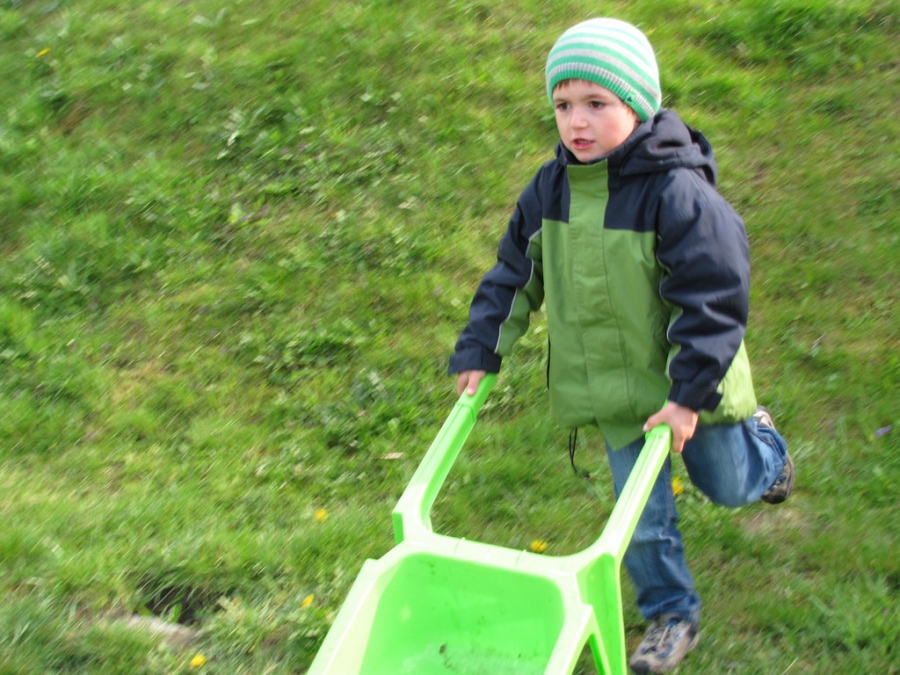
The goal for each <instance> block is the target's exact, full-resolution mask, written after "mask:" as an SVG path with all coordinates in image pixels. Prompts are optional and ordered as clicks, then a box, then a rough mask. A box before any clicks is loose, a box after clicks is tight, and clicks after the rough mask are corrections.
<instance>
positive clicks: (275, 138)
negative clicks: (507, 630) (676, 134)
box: [0, 0, 900, 675]
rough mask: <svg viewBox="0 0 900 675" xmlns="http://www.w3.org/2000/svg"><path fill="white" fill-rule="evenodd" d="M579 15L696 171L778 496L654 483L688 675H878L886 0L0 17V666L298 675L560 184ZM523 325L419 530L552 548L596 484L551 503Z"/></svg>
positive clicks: (330, 5) (885, 614)
mask: <svg viewBox="0 0 900 675" xmlns="http://www.w3.org/2000/svg"><path fill="white" fill-rule="evenodd" d="M601 14H606V15H613V16H618V17H620V18H623V19H626V20H629V21H631V22H633V23H636V24H638V25H639V26H641V27H642V28H643V29H644V30H645V31H646V32H647V33H648V34H649V37H650V39H651V41H652V42H653V43H654V46H655V48H656V51H657V56H658V59H659V62H660V68H661V77H662V87H663V92H664V105H665V106H667V107H672V108H675V109H677V110H678V111H679V113H680V114H681V115H682V117H683V118H684V119H685V120H686V121H687V122H688V123H689V124H691V125H692V126H695V127H698V128H700V129H701V130H703V131H704V133H705V134H706V135H707V137H708V138H710V140H711V142H712V143H713V146H714V147H715V148H716V153H717V154H716V156H717V160H718V162H719V165H720V175H721V185H720V187H721V191H722V192H723V194H724V195H725V196H726V197H727V198H728V199H729V200H730V201H731V202H732V203H733V204H734V205H735V206H736V208H737V209H738V210H739V212H740V213H741V214H742V216H743V217H744V219H745V222H746V226H747V230H748V233H749V237H750V240H751V247H752V262H753V291H752V310H751V312H752V313H751V325H750V328H749V333H748V337H747V344H748V349H749V351H750V355H751V360H752V362H753V365H754V375H755V379H756V384H757V391H758V394H759V396H760V399H761V400H762V401H763V402H765V403H766V405H768V406H769V408H770V409H771V410H772V411H773V413H774V415H775V418H776V421H777V422H778V425H779V428H780V429H781V430H782V431H783V433H784V434H785V436H786V437H787V438H788V441H789V443H790V446H791V452H792V454H793V456H794V457H795V460H796V462H797V470H798V478H797V486H796V492H795V495H794V496H793V497H792V498H791V500H790V501H788V502H787V503H786V504H784V505H783V506H780V507H771V506H766V505H764V504H759V505H754V506H751V507H747V508H743V509H739V510H727V509H723V508H720V507H716V506H714V505H712V504H710V503H709V502H708V501H707V500H706V499H705V498H703V497H702V496H701V495H700V494H699V493H697V492H696V491H695V490H693V489H692V488H691V487H690V485H687V486H686V488H685V490H684V492H683V493H682V494H680V495H679V497H678V499H679V508H680V510H681V513H682V525H683V530H684V533H685V539H686V546H687V548H688V555H689V560H690V563H691V566H692V568H693V570H694V573H695V577H696V581H697V584H698V588H699V591H700V593H701V596H702V597H703V599H704V602H705V608H704V614H703V618H704V623H703V639H702V641H701V643H700V646H699V648H698V650H697V651H696V652H694V653H693V654H692V655H691V657H690V660H689V661H688V662H687V664H688V665H686V666H685V667H684V668H682V672H690V673H716V674H721V673H735V674H745V673H759V674H777V675H782V674H785V673H790V674H791V675H795V674H800V673H842V674H843V673H847V674H851V675H853V674H856V673H898V672H900V666H898V664H900V648H898V646H897V645H898V643H900V601H898V594H900V517H898V515H900V509H898V506H900V497H898V494H900V491H898V487H897V486H898V483H900V404H898V400H897V394H898V389H900V386H898V385H900V309H898V295H900V293H898V289H900V273H898V269H900V253H898V251H900V217H898V212H900V180H898V176H900V141H898V138H900V122H898V116H897V112H896V111H897V102H898V101H900V4H898V3H897V0H777V1H775V2H771V1H765V2H764V1H763V0H742V1H739V2H728V1H726V0H648V1H647V2H640V3H632V2H610V3H607V4H605V5H603V6H602V7H601V6H600V5H598V3H596V2H586V1H577V2H576V1H574V0H573V1H560V2H541V1H538V0H522V1H520V2H511V1H507V0H504V1H503V2H496V3H491V2H453V1H451V2H448V3H441V4H432V3H426V2H416V1H413V0H372V1H371V2H368V3H364V2H350V1H349V0H329V1H319V0H308V1H303V2H299V3H297V2H287V1H286V0H255V1H254V2H249V1H248V0H233V1H231V2H224V1H222V0H220V1H218V2H216V1H213V0H196V1H194V2H165V1H162V0H135V1H134V2H129V3H124V2H113V1H112V0H56V1H51V0H34V1H30V0H2V1H0V44H2V49H0V96H2V100H3V106H2V111H0V493H2V497H0V675H13V674H15V675H25V674H28V675H31V674H33V673H42V674H43V673H46V674H48V675H49V674H76V673H77V674H81V673H101V674H104V675H105V674H114V673H122V674H126V673H127V674H134V673H145V674H151V673H152V674H156V673H167V674H168V673H188V672H207V673H227V674H233V673H247V674H254V675H255V674H262V673H302V672H304V671H305V669H306V668H307V667H308V665H309V663H310V662H311V660H312V657H313V655H314V654H315V652H316V650H317V648H318V646H319V644H320V642H321V640H322V638H323V637H324V634H325V632H326V631H327V629H328V626H329V625H330V623H331V621H332V620H333V618H334V614H335V613H336V611H337V610H338V608H339V607H340V606H341V603H342V601H343V599H344V597H345V595H346V593H347V591H348V589H349V587H350V584H351V583H352V581H353V579H354V578H355V576H356V573H357V572H358V570H359V567H360V565H361V564H362V562H363V560H364V559H365V558H367V557H379V556H381V555H382V554H384V553H385V552H386V551H387V550H388V549H389V548H390V547H391V546H392V545H393V535H392V532H391V525H390V512H391V510H392V508H393V506H394V504H395V502H396V500H397V499H398V497H399V496H400V494H401V492H402V490H403V488H404V487H405V485H406V483H407V481H408V480H409V478H410V477H411V475H412V473H413V471H414V470H415V468H416V466H417V464H418V461H419V459H420V458H421V456H422V455H423V454H424V452H425V450H426V449H427V447H428V445H429V444H430V442H431V440H432V439H433V437H434V434H435V433H436V431H437V429H438V428H439V426H440V424H441V423H442V422H443V419H444V417H445V415H446V414H447V413H448V412H449V410H450V407H451V406H452V404H453V402H454V398H455V395H454V390H455V383H454V382H453V381H452V380H451V378H449V377H447V376H446V375H445V370H446V360H447V358H448V356H449V353H450V351H451V349H452V345H453V342H454V341H455V338H456V336H457V334H458V332H459V330H460V329H461V328H462V326H463V324H464V322H465V317H466V309H467V306H468V302H469V299H470V297H471V293H472V292H473V290H474V287H475V284H476V283H477V281H478V279H479V278H480V275H481V274H482V273H483V272H484V271H485V269H486V268H487V267H488V266H489V265H490V264H491V262H492V260H493V257H494V251H495V247H496V243H497V240H498V238H499V236H500V234H501V233H502V231H503V230H504V228H505V225H506V220H507V218H508V216H509V213H510V211H511V209H512V207H513V205H514V203H515V199H516V197H517V196H518V193H519V192H520V190H521V189H522V188H523V187H524V185H525V184H526V182H527V181H528V180H529V179H530V178H531V176H532V175H533V173H534V171H535V170H536V169H537V167H538V166H539V165H540V164H541V163H542V162H543V161H545V160H546V159H547V158H549V157H550V156H551V152H552V148H553V145H554V144H555V142H556V138H557V137H556V135H555V127H554V123H553V117H552V110H551V109H550V107H549V105H548V104H547V102H546V99H545V97H544V94H543V86H544V85H543V65H544V59H545V57H546V53H547V50H548V49H549V48H550V46H551V45H552V44H553V42H554V40H555V39H556V38H557V37H558V35H559V34H560V33H561V32H562V31H563V30H564V29H566V28H568V27H569V26H570V25H572V24H574V23H576V22H577V21H581V20H583V19H586V18H590V17H591V16H596V15H601ZM535 324H536V327H535V329H534V330H533V331H532V333H530V334H529V335H528V336H527V337H526V338H524V339H523V340H522V342H521V344H520V346H519V348H518V351H517V353H516V355H515V356H514V357H512V358H510V359H509V360H508V361H507V363H506V365H505V366H504V372H503V373H502V375H501V379H500V381H499V383H498V386H497V389H496V391H495V394H494V396H493V397H492V399H491V401H490V406H489V409H488V410H487V411H486V412H485V414H484V415H483V417H482V421H481V422H479V425H478V427H477V428H476V431H475V433H474V434H473V438H472V440H471V442H470V445H469V446H467V449H466V450H465V451H464V455H463V456H462V457H461V458H460V460H459V461H458V463H457V465H456V466H455V467H454V470H453V472H452V473H451V476H450V478H449V480H448V483H447V486H446V488H445V490H444V491H443V492H442V493H441V496H440V498H439V501H438V503H437V505H436V510H435V514H434V519H435V525H436V527H437V529H438V530H439V531H444V532H447V533H449V534H454V535H457V536H466V537H469V538H472V539H477V540H481V541H486V542H489V543H495V544H500V545H503V546H508V547H511V548H520V549H524V548H528V547H529V545H530V543H531V542H532V541H533V540H536V539H540V540H543V541H545V542H547V545H548V548H547V551H546V552H547V554H549V555H554V554H563V553H566V552H572V551H575V550H578V549H580V548H582V547H583V546H585V545H586V544H587V543H588V542H590V541H592V540H593V539H594V538H595V537H596V536H597V535H598V534H599V531H600V529H601V528H602V526H603V522H604V518H605V515H606V513H608V511H609V508H610V506H611V501H612V489H611V487H610V485H609V482H608V476H607V475H606V473H604V471H605V469H604V467H603V464H604V461H605V460H604V458H603V452H602V439H600V437H599V436H598V435H596V433H595V434H593V435H591V434H590V433H588V434H587V439H586V441H585V442H584V443H582V446H581V447H582V450H581V451H580V455H579V461H580V462H581V463H582V464H584V465H586V466H588V467H589V468H591V469H596V476H595V477H594V478H593V479H592V480H591V481H589V482H585V481H582V480H579V479H577V478H575V477H574V476H573V475H572V472H571V469H570V468H569V466H568V457H567V454H566V440H567V433H566V431H565V430H563V429H559V428H556V427H554V426H553V425H552V423H551V422H549V421H548V419H547V414H546V407H547V402H546V398H545V391H544V365H543V362H544V356H545V336H544V334H543V331H542V326H543V323H542V321H541V319H540V317H537V318H536V322H535ZM682 476H683V474H682ZM626 592H627V593H630V590H629V589H626ZM629 597H630V596H629ZM134 616H143V617H145V618H146V619H148V620H149V619H152V618H158V619H160V620H163V621H165V622H167V623H168V624H170V625H180V626H183V627H185V628H188V629H190V630H192V631H199V634H198V635H197V636H196V637H195V639H194V640H193V641H192V642H190V643H189V644H184V643H177V642H175V641H174V640H169V641H167V640H165V639H163V638H162V637H161V636H160V635H156V634H153V633H152V632H151V631H147V630H141V629H136V628H133V627H130V626H129V625H128V621H127V620H128V619H129V618H130V617H134ZM625 619H626V627H627V633H628V635H627V637H628V640H629V643H634V642H636V641H637V640H639V639H640V636H641V635H642V633H643V623H642V621H641V619H640V617H639V615H638V614H637V612H636V610H634V609H633V607H631V606H629V610H628V612H627V613H626V617H625ZM199 656H202V657H203V658H202V659H201V658H198V657H199ZM204 659H205V663H203V664H202V665H201V661H203V660H204ZM583 672H584V673H588V672H592V671H591V670H590V667H589V665H588V664H587V662H585V668H584V670H583Z"/></svg>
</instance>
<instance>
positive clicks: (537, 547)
mask: <svg viewBox="0 0 900 675" xmlns="http://www.w3.org/2000/svg"><path fill="white" fill-rule="evenodd" d="M547 546H548V544H547V542H546V541H544V540H543V539H535V540H534V541H533V542H531V547H530V548H531V550H532V551H534V552H535V553H543V552H544V551H546V550H547Z"/></svg>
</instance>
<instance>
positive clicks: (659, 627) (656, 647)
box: [641, 617, 682, 658]
mask: <svg viewBox="0 0 900 675" xmlns="http://www.w3.org/2000/svg"><path fill="white" fill-rule="evenodd" d="M679 623H682V622H681V621H679V619H677V618H675V617H671V618H669V619H659V620H657V621H655V622H653V623H652V624H651V625H650V630H648V631H647V637H646V639H645V640H644V647H643V649H641V651H642V652H644V653H648V652H655V653H657V654H659V656H660V657H661V658H665V657H666V656H667V655H668V654H669V652H670V651H672V646H673V643H674V642H675V639H674V637H675V636H673V635H672V632H673V630H674V629H675V628H676V627H677V626H678V624H679Z"/></svg>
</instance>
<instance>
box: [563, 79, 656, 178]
mask: <svg viewBox="0 0 900 675" xmlns="http://www.w3.org/2000/svg"><path fill="white" fill-rule="evenodd" d="M553 107H554V109H555V110H556V127H557V128H558V129H559V135H560V138H562V142H563V144H564V145H565V146H566V147H567V148H568V149H569V150H570V151H571V152H572V154H573V155H575V157H576V158H577V159H578V161H579V162H583V163H587V162H590V161H593V160H595V159H598V158H600V157H603V156H604V155H607V154H609V153H610V152H612V151H613V150H615V149H616V148H618V147H619V146H620V145H622V143H624V142H625V139H627V138H628V137H629V136H630V135H631V132H632V131H634V129H635V127H637V125H638V121H639V120H638V116H637V113H635V112H634V110H632V109H631V108H630V107H628V106H627V105H625V103H623V102H622V99H620V98H619V97H618V96H616V95H615V94H614V93H612V92H611V91H610V90H609V89H607V88H606V87H601V86H600V85H599V84H595V83H593V82H588V81H587V80H564V81H563V82H560V83H559V84H558V85H557V86H556V89H554V90H553Z"/></svg>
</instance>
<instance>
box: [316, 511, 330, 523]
mask: <svg viewBox="0 0 900 675" xmlns="http://www.w3.org/2000/svg"><path fill="white" fill-rule="evenodd" d="M313 518H315V519H316V520H318V521H319V522H320V523H321V522H322V521H323V520H325V519H327V518H328V511H326V510H325V509H316V512H315V513H313Z"/></svg>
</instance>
